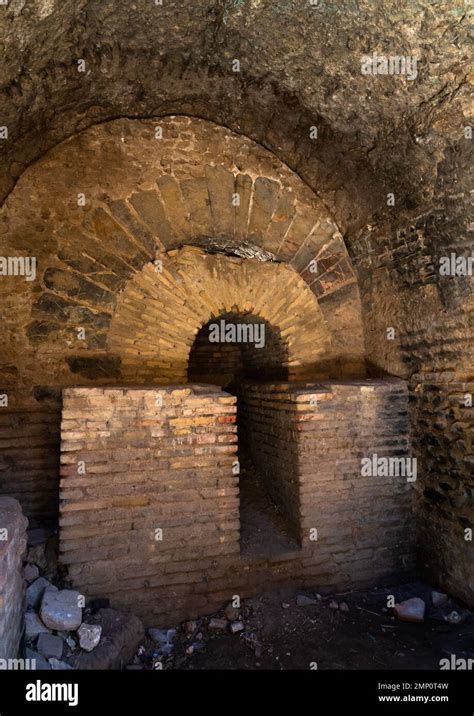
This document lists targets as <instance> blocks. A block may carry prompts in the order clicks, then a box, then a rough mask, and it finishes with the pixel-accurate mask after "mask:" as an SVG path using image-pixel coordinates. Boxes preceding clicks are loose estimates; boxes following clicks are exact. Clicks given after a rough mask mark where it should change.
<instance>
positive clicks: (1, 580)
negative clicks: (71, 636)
mask: <svg viewBox="0 0 474 716" xmlns="http://www.w3.org/2000/svg"><path fill="white" fill-rule="evenodd" d="M27 525H28V520H27V519H26V517H24V516H23V513H22V511H21V507H20V503H19V502H18V501H17V500H14V499H12V498H10V497H0V659H14V658H16V657H17V655H18V648H19V645H20V639H21V635H22V632H23V610H24V597H25V581H24V579H23V561H22V557H23V556H24V554H25V552H26V527H27Z"/></svg>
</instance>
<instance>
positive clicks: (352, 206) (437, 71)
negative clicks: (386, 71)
mask: <svg viewBox="0 0 474 716" xmlns="http://www.w3.org/2000/svg"><path fill="white" fill-rule="evenodd" d="M466 15H467V9H466V4H465V3H464V2H463V1H462V0H454V1H453V0H449V1H447V2H446V1H444V2H432V1H431V0H430V1H424V2H409V3H399V2H384V3H381V2H380V3H374V2H367V1H364V0H361V1H359V2H358V1H356V0H338V1H337V2H329V1H328V0H319V1H318V3H317V4H316V6H311V3H310V0H211V1H206V2H205V1H204V0H162V4H161V5H157V4H155V2H154V0H136V1H135V2H134V3H129V2H115V1H113V0H45V1H44V2H37V3H29V2H25V0H10V2H9V5H8V6H5V7H0V23H1V26H0V27H1V35H0V41H1V51H2V66H1V68H0V85H1V100H0V106H1V107H2V112H1V118H2V125H6V126H8V129H9V140H8V142H6V143H5V142H4V143H3V147H2V149H3V151H2V177H1V192H2V193H3V194H5V193H6V192H8V191H9V190H10V189H11V187H12V184H13V182H14V181H15V179H16V178H17V177H18V176H19V175H20V174H21V172H22V171H23V170H24V168H25V166H27V165H28V164H29V163H30V162H31V161H32V160H34V159H35V158H37V157H38V156H39V155H41V154H42V153H43V152H44V151H45V150H46V149H47V148H49V147H51V146H52V145H54V144H55V143H57V142H58V141H60V140H61V139H64V138H65V137H67V136H69V135H70V134H72V133H74V132H76V131H78V130H79V129H81V128H84V127H86V126H88V125H90V124H93V123H95V122H98V121H103V120H104V119H110V118H114V117H117V116H133V117H146V116H156V115H161V114H169V113H175V114H178V113H180V114H191V115H197V116H199V117H203V118H207V119H211V120H213V121H216V122H217V123H219V124H223V125H226V126H228V127H230V128H232V129H234V130H236V131H241V132H242V133H244V134H246V135H247V136H249V137H251V138H253V139H255V140H257V141H259V142H261V143H262V144H264V145H265V146H267V147H268V148H270V149H272V150H273V151H275V152H276V153H277V154H278V155H279V156H280V158H281V159H283V160H284V161H286V162H287V163H288V164H289V165H290V166H291V167H292V168H293V169H296V170H297V171H298V172H299V173H300V175H301V176H302V177H303V178H305V179H306V180H307V181H308V183H310V184H311V185H312V186H313V187H314V188H315V189H316V190H318V191H321V192H323V193H324V194H325V195H326V196H327V198H328V200H331V201H332V202H334V204H335V205H337V206H338V208H339V213H340V215H341V220H344V221H345V222H346V223H347V225H348V226H353V225H354V224H355V225H360V224H361V223H363V221H364V220H366V219H367V211H368V210H369V211H373V209H374V208H377V207H381V206H384V205H385V194H386V192H388V191H393V192H395V193H396V194H397V195H398V199H399V201H398V202H397V205H398V208H399V210H400V209H403V208H410V207H414V206H415V205H420V202H421V203H423V202H426V201H428V200H429V199H430V198H431V196H432V195H433V191H434V184H435V180H436V176H437V173H438V169H437V167H438V164H439V163H440V162H442V161H443V158H444V157H445V155H446V153H447V152H449V151H452V150H453V148H454V146H455V145H457V144H462V143H463V142H462V130H463V128H464V126H465V124H466V120H465V118H464V117H463V110H466V109H467V92H466V90H467V80H466V76H467V72H468V70H467V62H468V52H467V49H466V34H467V24H468V22H467V20H468V18H467V17H466ZM395 49H396V50H397V53H396V54H399V55H414V56H416V57H417V58H418V60H419V64H418V76H417V78H416V81H414V82H412V81H410V80H407V79H406V78H401V77H399V76H392V77H384V78H380V77H370V78H368V77H367V76H364V75H362V74H361V71H360V58H361V56H363V55H365V54H367V53H372V52H378V53H384V52H385V53H388V54H391V53H392V54H393V52H394V50H395ZM80 59H84V60H85V62H86V65H85V72H79V71H78V64H77V63H78V60H80ZM234 59H238V60H239V61H240V65H241V67H240V69H241V71H240V72H234V71H233V66H232V61H233V60H234ZM312 125H316V126H318V128H319V137H318V141H317V145H315V144H314V141H311V140H310V139H309V127H310V126H312ZM354 196H357V201H354Z"/></svg>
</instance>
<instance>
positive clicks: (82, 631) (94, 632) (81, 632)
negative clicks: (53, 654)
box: [77, 622, 102, 652]
mask: <svg viewBox="0 0 474 716" xmlns="http://www.w3.org/2000/svg"><path fill="white" fill-rule="evenodd" d="M101 634H102V627H101V626H100V624H85V623H84V622H83V623H82V624H81V626H80V627H79V629H78V630H77V635H78V637H79V646H80V647H81V649H84V651H89V652H90V651H93V650H94V649H95V648H96V646H98V644H99V642H100V637H101Z"/></svg>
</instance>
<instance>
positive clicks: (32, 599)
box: [26, 577, 58, 609]
mask: <svg viewBox="0 0 474 716" xmlns="http://www.w3.org/2000/svg"><path fill="white" fill-rule="evenodd" d="M47 589H48V590H50V591H53V592H54V591H57V589H58V588H57V587H55V586H54V584H51V582H48V580H47V579H45V578H44V577H39V578H38V579H36V580H35V581H34V582H32V583H31V584H30V586H29V587H28V589H27V590H26V604H27V606H28V607H33V609H37V608H38V607H39V605H40V603H41V600H42V598H43V595H44V593H45V591H46V590H47Z"/></svg>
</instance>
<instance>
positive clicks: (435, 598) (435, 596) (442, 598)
mask: <svg viewBox="0 0 474 716" xmlns="http://www.w3.org/2000/svg"><path fill="white" fill-rule="evenodd" d="M447 601H448V595H447V594H444V593H443V592H436V591H433V592H431V603H432V605H433V606H434V607H442V606H443V605H444V604H446V602H447Z"/></svg>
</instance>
